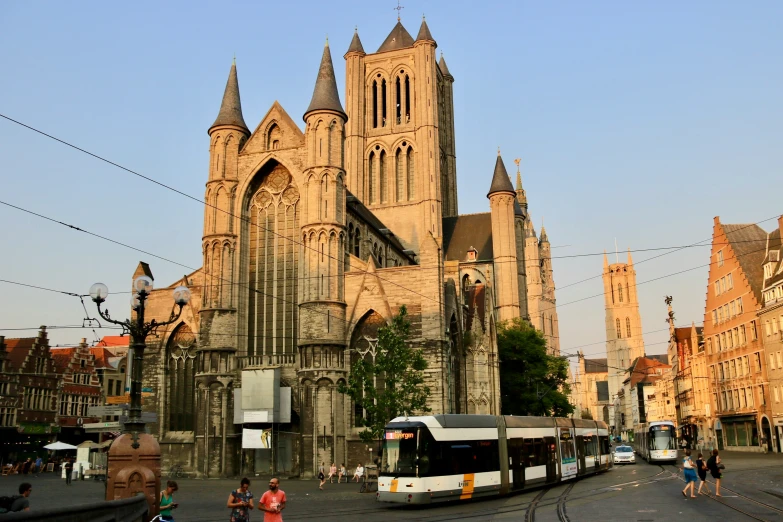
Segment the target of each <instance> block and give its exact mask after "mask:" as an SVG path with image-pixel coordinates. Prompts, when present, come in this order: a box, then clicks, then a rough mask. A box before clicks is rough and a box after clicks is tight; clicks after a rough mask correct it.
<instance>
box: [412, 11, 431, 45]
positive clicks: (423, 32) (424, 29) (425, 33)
mask: <svg viewBox="0 0 783 522" xmlns="http://www.w3.org/2000/svg"><path fill="white" fill-rule="evenodd" d="M422 40H430V41H433V42H434V41H435V38H433V37H432V33H430V28H429V27H428V26H427V19H426V18H424V17H423V16H422V17H421V27H419V34H418V35H416V41H417V42H419V41H422Z"/></svg>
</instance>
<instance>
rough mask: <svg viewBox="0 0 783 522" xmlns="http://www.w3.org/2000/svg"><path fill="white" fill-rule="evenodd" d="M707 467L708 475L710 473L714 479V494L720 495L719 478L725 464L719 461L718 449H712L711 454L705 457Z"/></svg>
mask: <svg viewBox="0 0 783 522" xmlns="http://www.w3.org/2000/svg"><path fill="white" fill-rule="evenodd" d="M707 469H709V470H710V475H712V478H714V479H715V496H716V497H720V496H722V495H721V494H720V479H721V478H723V473H721V470H722V469H725V466H724V465H723V464H721V462H720V455H718V450H716V449H714V450H712V456H711V457H710V458H709V459H707Z"/></svg>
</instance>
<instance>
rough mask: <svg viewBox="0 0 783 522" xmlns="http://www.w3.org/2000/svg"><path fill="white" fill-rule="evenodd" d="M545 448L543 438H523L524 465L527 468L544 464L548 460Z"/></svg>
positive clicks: (546, 448)
mask: <svg viewBox="0 0 783 522" xmlns="http://www.w3.org/2000/svg"><path fill="white" fill-rule="evenodd" d="M547 450H548V447H547V445H546V444H545V443H544V439H525V446H524V451H525V466H526V467H528V468H532V467H535V466H546V463H547V462H548V460H549V456H548V454H547Z"/></svg>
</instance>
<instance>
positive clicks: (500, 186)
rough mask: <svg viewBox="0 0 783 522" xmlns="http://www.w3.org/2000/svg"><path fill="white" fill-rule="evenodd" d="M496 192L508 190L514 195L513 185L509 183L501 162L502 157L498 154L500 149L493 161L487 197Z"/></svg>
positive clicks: (504, 167)
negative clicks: (492, 173)
mask: <svg viewBox="0 0 783 522" xmlns="http://www.w3.org/2000/svg"><path fill="white" fill-rule="evenodd" d="M496 192H510V193H512V194H514V195H516V192H514V185H512V184H511V180H510V179H509V178H508V172H507V171H506V166H505V165H504V164H503V158H502V157H501V156H500V150H498V159H497V160H496V161H495V174H494V175H493V176H492V185H490V187H489V192H488V193H487V197H489V196H491V195H492V194H495V193H496Z"/></svg>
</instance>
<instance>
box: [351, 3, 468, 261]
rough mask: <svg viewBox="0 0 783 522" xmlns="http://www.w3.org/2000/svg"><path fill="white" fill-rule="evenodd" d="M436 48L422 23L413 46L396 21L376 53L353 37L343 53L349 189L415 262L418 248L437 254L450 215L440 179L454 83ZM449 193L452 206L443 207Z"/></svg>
mask: <svg viewBox="0 0 783 522" xmlns="http://www.w3.org/2000/svg"><path fill="white" fill-rule="evenodd" d="M436 47H437V44H436V42H435V39H434V38H433V37H432V34H431V33H430V30H429V27H428V26H427V22H426V21H424V20H422V23H421V27H420V28H419V32H418V35H417V37H416V39H415V40H414V38H413V37H412V36H411V35H410V33H408V31H407V30H406V29H405V27H403V25H402V23H401V22H400V20H399V18H398V19H397V24H396V25H395V26H394V28H393V29H392V31H391V33H389V35H388V36H387V37H386V39H385V40H384V41H383V43H382V44H381V46H380V47H379V48H378V50H377V51H376V52H375V53H371V54H366V53H365V51H364V47H363V46H362V43H361V41H360V39H359V35H358V32H357V33H354V36H353V40H352V41H351V44H350V46H349V48H348V51H347V52H346V53H345V61H346V74H345V78H346V80H345V81H346V107H347V108H348V124H347V126H346V146H345V148H346V157H347V164H346V170H347V173H348V176H347V189H348V190H349V191H350V192H351V193H352V194H353V195H354V196H356V197H357V198H359V199H360V200H361V201H362V203H363V204H364V205H365V206H366V207H368V208H369V209H370V210H371V211H372V212H373V214H374V215H375V216H377V217H378V218H379V219H380V220H381V221H382V222H383V223H384V224H386V225H387V226H388V227H389V228H390V229H391V230H394V231H395V234H397V237H398V239H399V240H400V241H401V242H402V244H403V245H404V246H405V248H407V249H411V250H413V251H415V252H416V254H417V255H420V256H424V255H425V254H424V253H422V246H423V245H425V243H423V242H424V241H427V242H428V243H426V245H428V246H427V249H428V250H434V251H436V252H437V249H436V248H434V247H432V246H431V245H429V243H430V242H431V239H429V238H434V239H435V240H436V241H439V240H440V238H441V236H442V231H441V229H442V218H443V215H444V205H445V206H446V207H448V212H453V214H454V215H456V171H455V170H454V169H453V168H451V170H450V171H449V173H448V174H447V175H445V176H444V175H443V170H444V169H445V170H448V169H449V168H450V167H448V165H450V164H452V163H454V159H453V158H454V157H455V152H454V140H453V131H452V128H453V104H452V102H451V101H450V100H451V99H450V98H449V94H450V92H451V91H450V88H451V87H450V86H451V83H452V82H453V76H451V74H450V73H448V74H447V75H446V74H444V73H443V72H442V70H441V68H440V67H439V66H438V62H437V58H436V56H435V49H436ZM443 64H444V67H445V62H443ZM447 72H448V70H447ZM449 136H450V137H449ZM450 162H451V163H450ZM444 182H447V183H449V184H450V185H453V188H451V187H450V188H447V189H444V188H443V187H442V184H443V183H444ZM452 190H453V193H454V197H453V200H454V202H453V205H452V204H451V203H449V204H447V203H442V202H443V201H444V200H445V196H444V194H446V193H448V192H450V191H452ZM452 206H453V208H452ZM426 255H427V256H429V255H430V254H426ZM419 261H420V262H421V263H422V264H427V263H428V262H429V264H435V263H437V262H439V260H438V259H436V258H433V259H428V260H425V259H424V258H423V257H421V258H420V260H419Z"/></svg>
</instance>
